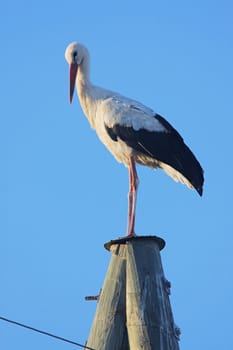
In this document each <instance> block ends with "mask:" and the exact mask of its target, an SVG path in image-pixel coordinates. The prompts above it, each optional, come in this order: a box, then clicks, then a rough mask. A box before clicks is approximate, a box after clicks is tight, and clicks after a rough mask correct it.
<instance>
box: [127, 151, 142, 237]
mask: <svg viewBox="0 0 233 350" xmlns="http://www.w3.org/2000/svg"><path fill="white" fill-rule="evenodd" d="M129 161H130V163H129V194H128V232H127V236H133V235H135V232H134V224H135V210H136V199H137V189H138V183H139V180H138V175H137V170H136V163H135V160H134V157H133V156H130V158H129Z"/></svg>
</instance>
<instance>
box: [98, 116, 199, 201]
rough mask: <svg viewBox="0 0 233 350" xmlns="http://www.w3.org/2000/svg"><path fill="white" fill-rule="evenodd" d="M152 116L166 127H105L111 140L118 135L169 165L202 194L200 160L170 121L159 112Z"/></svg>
mask: <svg viewBox="0 0 233 350" xmlns="http://www.w3.org/2000/svg"><path fill="white" fill-rule="evenodd" d="M155 118H157V119H158V120H159V122H160V123H161V124H162V125H163V126H164V127H165V128H166V130H167V131H165V132H161V131H158V132H157V131H149V130H147V129H139V130H134V128H133V127H132V126H124V125H120V124H115V125H114V126H113V127H112V128H108V127H107V126H106V125H105V127H106V130H107V132H108V134H109V136H110V137H111V138H112V140H114V141H116V142H117V140H118V139H121V140H122V141H124V142H125V143H126V144H127V145H128V146H129V147H131V148H133V149H134V150H135V151H137V152H140V153H142V154H144V155H146V156H148V157H151V158H153V159H156V160H158V161H160V162H163V163H165V164H167V165H169V166H171V167H172V168H174V169H175V170H177V171H178V172H179V173H181V174H182V175H183V176H184V177H185V178H186V179H188V181H189V182H190V183H191V184H192V185H193V186H194V188H195V189H196V190H197V191H198V193H199V194H200V195H202V187H203V182H204V177H203V169H202V167H201V165H200V163H199V162H198V160H197V159H196V157H195V156H194V154H193V153H192V151H191V150H190V149H189V147H188V146H187V145H186V144H185V143H184V141H183V139H182V137H181V136H180V134H179V133H178V132H177V131H176V130H175V129H174V128H173V127H172V125H171V124H169V123H168V122H167V121H166V119H164V118H163V117H161V116H160V115H158V114H156V115H155Z"/></svg>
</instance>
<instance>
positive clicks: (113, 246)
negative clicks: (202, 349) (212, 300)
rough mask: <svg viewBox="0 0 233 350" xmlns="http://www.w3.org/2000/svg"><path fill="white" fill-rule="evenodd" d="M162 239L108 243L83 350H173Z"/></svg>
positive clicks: (174, 340) (175, 338)
mask: <svg viewBox="0 0 233 350" xmlns="http://www.w3.org/2000/svg"><path fill="white" fill-rule="evenodd" d="M164 246H165V242H164V240H163V239H161V238H159V237H156V236H135V237H125V238H122V239H117V240H114V241H110V242H108V243H106V244H105V248H106V249H108V250H109V251H110V252H111V253H112V257H111V261H110V264H109V267H108V271H107V273H106V277H105V281H104V285H103V288H102V290H101V294H100V297H99V302H98V305H97V310H96V314H95V317H94V321H93V324H92V328H91V331H90V335H89V339H88V342H87V346H88V347H91V348H93V349H95V350H179V345H178V339H179V334H180V331H179V329H178V328H177V327H176V326H175V324H174V320H173V315H172V309H171V305H170V300H169V294H170V283H169V282H168V281H167V280H166V278H165V276H164V272H163V268H162V262H161V257H160V250H162V249H163V248H164Z"/></svg>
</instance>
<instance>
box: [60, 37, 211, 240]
mask: <svg viewBox="0 0 233 350" xmlns="http://www.w3.org/2000/svg"><path fill="white" fill-rule="evenodd" d="M65 58H66V60H67V62H68V64H69V66H70V103H71V102H72V98H73V93H74V87H75V85H76V87H77V92H78V96H79V100H80V104H81V106H82V109H83V112H84V114H85V115H86V117H87V119H88V120H89V122H90V125H91V127H92V128H93V129H95V130H96V133H97V135H98V136H99V138H100V140H101V141H102V142H103V144H104V145H105V146H106V147H107V148H108V149H109V151H110V152H111V153H112V154H113V155H114V157H115V158H116V159H117V160H118V161H119V162H121V163H124V164H125V165H126V166H127V167H128V169H129V194H128V228H127V235H128V236H132V235H135V230H134V224H135V209H136V197H137V189H138V183H139V180H138V176H137V171H136V163H139V164H142V165H146V166H149V167H151V168H154V169H155V168H162V169H163V170H164V171H165V172H166V173H167V174H168V175H169V176H171V177H172V178H173V179H174V180H175V181H177V182H178V181H179V182H182V183H183V184H185V185H187V186H188V187H189V188H194V189H196V191H197V192H198V193H199V195H200V196H201V195H202V188H203V182H204V177H203V170H202V168H201V165H200V163H199V162H198V160H197V159H196V157H195V156H194V154H193V153H192V152H191V150H190V149H189V148H188V146H187V145H186V144H185V143H184V141H183V139H182V137H181V136H180V134H179V133H178V132H177V131H176V130H175V129H174V128H173V127H172V125H171V124H170V123H168V121H166V120H165V119H164V118H163V117H162V116H160V115H159V114H157V113H155V112H154V111H153V110H152V109H150V108H148V107H146V106H144V105H143V104H141V103H139V102H137V101H135V100H132V99H129V98H127V97H124V96H122V95H120V94H118V93H116V92H113V91H110V90H106V89H103V88H101V87H98V86H95V85H93V84H92V83H91V81H90V56H89V52H88V50H87V48H86V47H85V46H83V45H81V44H79V43H77V42H73V43H71V44H70V45H69V46H68V47H67V48H66V51H65Z"/></svg>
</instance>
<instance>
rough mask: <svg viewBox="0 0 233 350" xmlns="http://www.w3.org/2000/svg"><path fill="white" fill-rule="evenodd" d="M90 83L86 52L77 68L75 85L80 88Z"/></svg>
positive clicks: (88, 62) (88, 61)
mask: <svg viewBox="0 0 233 350" xmlns="http://www.w3.org/2000/svg"><path fill="white" fill-rule="evenodd" d="M90 84H91V82H90V57H89V54H88V52H87V53H86V55H85V57H84V58H83V60H82V62H81V64H80V65H79V68H78V81H77V85H78V88H79V87H80V88H82V87H83V86H88V85H90Z"/></svg>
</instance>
